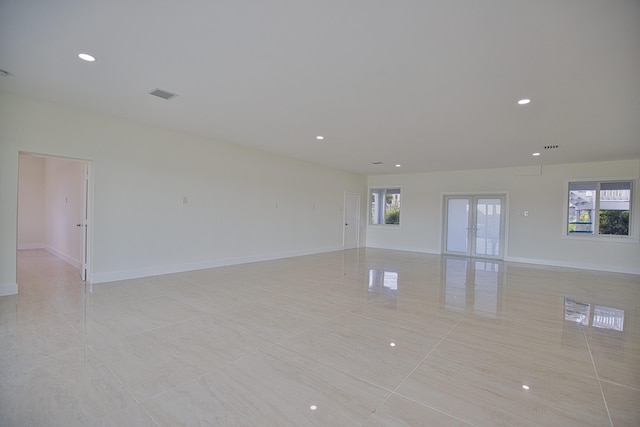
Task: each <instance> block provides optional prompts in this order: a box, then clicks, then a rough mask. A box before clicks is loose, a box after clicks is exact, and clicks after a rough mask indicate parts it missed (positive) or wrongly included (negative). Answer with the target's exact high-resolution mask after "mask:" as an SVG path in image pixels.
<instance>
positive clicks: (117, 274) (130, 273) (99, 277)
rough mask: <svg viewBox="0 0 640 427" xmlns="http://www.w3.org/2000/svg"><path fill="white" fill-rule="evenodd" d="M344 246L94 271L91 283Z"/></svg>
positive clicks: (248, 261) (255, 260) (294, 254)
mask: <svg viewBox="0 0 640 427" xmlns="http://www.w3.org/2000/svg"><path fill="white" fill-rule="evenodd" d="M343 249H344V248H343V247H342V246H335V247H327V248H317V249H311V250H304V251H294V252H283V253H278V254H265V255H255V256H249V257H240V258H224V259H219V260H213V261H206V262H194V263H185V264H174V265H163V266H158V267H149V268H140V269H135V270H125V271H114V272H107V273H93V274H92V275H91V278H90V280H89V281H90V282H91V284H97V283H107V282H116V281H119V280H129V279H138V278H141V277H151V276H160V275H163V274H173V273H184V272H187V271H194V270H204V269H207V268H217V267H224V266H228V265H239V264H248V263H251V262H260V261H272V260H275V259H282V258H293V257H298V256H305V255H315V254H321V253H326V252H335V251H341V250H343Z"/></svg>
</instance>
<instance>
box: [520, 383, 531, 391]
mask: <svg viewBox="0 0 640 427" xmlns="http://www.w3.org/2000/svg"><path fill="white" fill-rule="evenodd" d="M529 388H530V387H529V386H528V385H526V384H522V389H523V390H529Z"/></svg>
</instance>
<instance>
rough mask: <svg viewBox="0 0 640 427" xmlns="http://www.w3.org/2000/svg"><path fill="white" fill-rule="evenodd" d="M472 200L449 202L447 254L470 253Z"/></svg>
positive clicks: (450, 200) (451, 200) (453, 200)
mask: <svg viewBox="0 0 640 427" xmlns="http://www.w3.org/2000/svg"><path fill="white" fill-rule="evenodd" d="M470 204H471V203H470V199H468V198H464V199H453V198H450V199H448V200H447V236H446V237H447V239H446V240H447V242H446V251H447V252H460V253H464V254H468V253H469V213H470V212H469V206H470Z"/></svg>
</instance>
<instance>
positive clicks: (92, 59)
mask: <svg viewBox="0 0 640 427" xmlns="http://www.w3.org/2000/svg"><path fill="white" fill-rule="evenodd" d="M78 58H80V59H82V60H83V61H87V62H95V60H96V58H95V56H92V55H89V54H88V53H79V54H78Z"/></svg>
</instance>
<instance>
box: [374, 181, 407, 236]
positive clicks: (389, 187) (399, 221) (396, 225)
mask: <svg viewBox="0 0 640 427" xmlns="http://www.w3.org/2000/svg"><path fill="white" fill-rule="evenodd" d="M376 190H384V195H385V196H386V194H387V190H392V191H396V190H397V191H398V193H397V194H398V195H399V196H400V197H399V202H400V212H399V213H398V223H397V224H387V223H386V222H384V223H378V224H374V223H373V221H372V220H373V215H372V204H373V192H374V191H376ZM394 194H395V193H394ZM383 198H384V196H383ZM368 203H369V204H368V214H367V226H369V227H389V228H400V226H401V224H402V186H400V185H383V186H375V187H369V196H368ZM383 209H384V207H383ZM382 218H383V220H384V219H385V215H384V212H383V215H382Z"/></svg>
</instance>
